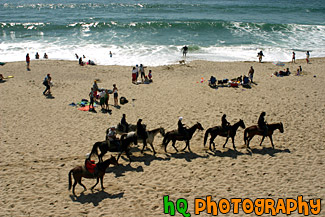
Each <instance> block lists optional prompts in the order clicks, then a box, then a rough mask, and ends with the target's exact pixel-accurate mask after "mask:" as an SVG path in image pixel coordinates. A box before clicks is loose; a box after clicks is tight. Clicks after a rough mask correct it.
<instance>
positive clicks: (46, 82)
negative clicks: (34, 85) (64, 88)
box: [43, 74, 52, 95]
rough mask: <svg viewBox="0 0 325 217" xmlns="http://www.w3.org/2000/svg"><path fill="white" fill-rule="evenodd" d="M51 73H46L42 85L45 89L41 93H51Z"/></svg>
mask: <svg viewBox="0 0 325 217" xmlns="http://www.w3.org/2000/svg"><path fill="white" fill-rule="evenodd" d="M51 80H52V78H51V75H50V74H47V75H46V77H45V78H44V81H43V85H44V86H45V87H46V88H45V90H44V91H43V95H47V94H51V86H50V84H51Z"/></svg>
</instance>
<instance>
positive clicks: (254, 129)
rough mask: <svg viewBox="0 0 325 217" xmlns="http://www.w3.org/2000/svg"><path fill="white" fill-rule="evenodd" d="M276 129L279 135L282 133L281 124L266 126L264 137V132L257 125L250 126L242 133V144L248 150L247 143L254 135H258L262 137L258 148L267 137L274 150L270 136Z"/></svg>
mask: <svg viewBox="0 0 325 217" xmlns="http://www.w3.org/2000/svg"><path fill="white" fill-rule="evenodd" d="M276 129H278V130H279V131H280V132H281V133H283V132H284V130H283V124H282V122H279V123H273V124H268V125H267V134H266V135H265V134H264V131H263V130H261V129H260V128H259V127H258V126H257V125H254V126H251V127H247V128H246V129H245V131H244V142H245V145H246V147H247V148H248V149H250V147H249V142H250V141H251V140H252V139H253V137H254V136H255V135H260V136H263V137H262V140H261V143H260V146H261V145H262V142H263V141H264V138H265V137H266V136H268V137H269V138H270V140H271V144H272V148H273V149H274V144H273V139H272V135H273V132H274V131H275V130H276Z"/></svg>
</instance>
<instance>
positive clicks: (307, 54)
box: [306, 50, 310, 64]
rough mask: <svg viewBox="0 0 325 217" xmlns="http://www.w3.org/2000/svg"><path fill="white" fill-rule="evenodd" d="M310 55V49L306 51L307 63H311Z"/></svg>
mask: <svg viewBox="0 0 325 217" xmlns="http://www.w3.org/2000/svg"><path fill="white" fill-rule="evenodd" d="M309 56H310V54H309V51H308V50H307V52H306V61H307V64H308V63H309Z"/></svg>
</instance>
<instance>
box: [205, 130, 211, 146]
mask: <svg viewBox="0 0 325 217" xmlns="http://www.w3.org/2000/svg"><path fill="white" fill-rule="evenodd" d="M210 132H211V128H209V129H207V131H205V134H204V143H203V145H204V147H205V144H206V142H207V139H208V136H209V133H210Z"/></svg>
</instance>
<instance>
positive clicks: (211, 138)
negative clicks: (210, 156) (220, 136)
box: [209, 135, 217, 151]
mask: <svg viewBox="0 0 325 217" xmlns="http://www.w3.org/2000/svg"><path fill="white" fill-rule="evenodd" d="M216 137H217V136H213V135H211V137H210V146H209V149H210V151H212V149H211V144H213V149H216V144H215V143H214V142H213V141H214V139H215V138H216Z"/></svg>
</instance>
